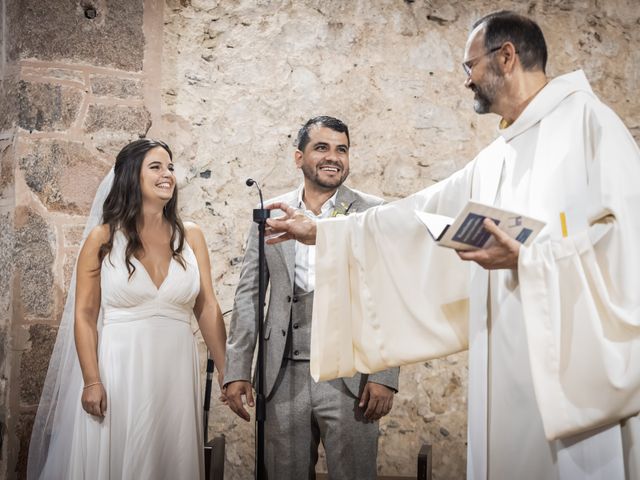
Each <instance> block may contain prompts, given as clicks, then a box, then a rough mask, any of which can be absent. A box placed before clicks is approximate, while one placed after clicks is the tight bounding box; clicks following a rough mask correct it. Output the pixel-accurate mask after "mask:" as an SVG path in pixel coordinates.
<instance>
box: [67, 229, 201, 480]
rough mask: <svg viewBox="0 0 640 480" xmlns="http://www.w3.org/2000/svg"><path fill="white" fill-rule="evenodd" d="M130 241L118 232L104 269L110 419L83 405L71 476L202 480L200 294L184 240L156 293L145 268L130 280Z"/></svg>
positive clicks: (102, 361) (102, 346) (103, 339)
mask: <svg viewBox="0 0 640 480" xmlns="http://www.w3.org/2000/svg"><path fill="white" fill-rule="evenodd" d="M125 248H126V240H125V237H124V235H123V234H122V233H121V232H117V233H116V235H115V236H114V242H113V249H112V251H111V255H110V256H108V257H107V258H105V259H104V261H103V262H102V269H101V274H100V278H101V291H102V309H103V314H104V320H103V327H102V330H101V331H100V332H99V346H98V359H99V365H100V374H101V377H102V382H103V384H104V387H105V389H106V392H107V413H106V416H105V417H104V418H103V419H99V418H97V417H94V416H91V415H89V414H88V413H86V412H85V411H84V410H83V409H82V407H81V406H80V402H78V413H77V415H79V418H78V421H77V422H76V431H75V434H74V438H73V446H72V453H71V458H70V461H71V469H70V471H71V474H72V475H71V478H74V479H80V478H81V479H87V480H89V479H90V480H106V479H131V480H134V479H135V480H144V479H152V480H162V479H167V480H169V479H171V480H189V479H202V478H204V472H203V469H204V462H203V450H202V447H203V445H202V443H203V440H202V420H201V419H202V414H201V410H200V409H201V400H200V388H199V374H198V368H199V367H198V356H197V349H196V345H195V341H194V336H193V333H192V330H191V325H190V317H191V313H192V309H193V306H194V303H195V300H196V296H197V295H198V291H199V288H200V279H199V272H198V264H197V262H196V258H195V255H194V253H193V251H192V250H191V248H190V247H189V245H188V244H187V243H186V242H185V246H184V249H183V252H182V256H183V258H184V260H185V263H186V268H183V267H182V266H181V265H180V264H179V263H178V262H177V261H176V260H175V259H172V260H171V263H170V265H169V271H168V273H167V277H166V278H165V280H164V281H163V283H162V284H161V285H160V287H159V288H158V287H156V286H155V285H154V283H153V281H152V280H151V277H150V276H149V275H148V273H147V271H146V270H145V268H144V266H143V265H142V263H140V262H139V261H138V260H136V259H135V258H133V259H132V263H133V264H134V265H135V267H136V270H135V272H134V273H133V275H132V276H131V278H129V272H128V271H127V268H126V265H125Z"/></svg>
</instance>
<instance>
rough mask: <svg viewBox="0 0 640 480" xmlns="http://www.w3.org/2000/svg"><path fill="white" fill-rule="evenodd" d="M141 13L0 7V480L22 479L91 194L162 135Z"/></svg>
mask: <svg viewBox="0 0 640 480" xmlns="http://www.w3.org/2000/svg"><path fill="white" fill-rule="evenodd" d="M148 3H149V5H150V6H147V5H145V3H144V1H143V0H136V1H132V0H95V1H89V0H87V1H84V0H83V1H78V2H68V1H52V2H42V1H40V0H2V2H1V5H2V13H3V16H2V22H0V25H1V26H2V32H3V35H2V61H3V63H2V65H3V69H2V84H1V86H2V91H1V93H2V96H1V97H0V98H1V100H0V101H1V104H0V105H1V107H2V116H1V117H0V195H1V196H0V219H1V222H2V228H1V229H0V260H1V261H2V268H1V269H0V365H1V368H0V372H2V381H1V383H0V388H1V390H0V395H1V398H2V407H0V422H2V434H3V441H2V452H1V459H2V461H1V463H0V468H1V470H0V478H4V477H5V475H6V477H7V478H23V477H24V474H25V467H26V457H27V452H28V444H29V437H30V433H31V425H32V422H33V418H34V414H35V410H36V407H37V404H38V400H39V398H40V391H41V389H42V384H43V381H44V377H45V375H46V371H47V366H48V361H49V356H50V355H51V351H52V349H53V344H54V342H55V336H56V332H57V325H58V323H59V318H60V314H61V312H62V307H63V303H64V298H65V295H66V290H67V288H68V283H69V280H70V277H71V272H72V270H73V266H74V262H75V258H76V255H77V253H78V248H79V245H80V240H81V234H82V229H83V225H84V221H85V218H86V215H87V214H88V212H89V208H90V206H91V201H92V199H93V195H94V193H95V189H96V187H97V185H98V183H99V182H100V180H101V179H102V177H103V176H104V175H105V173H106V172H107V171H108V169H109V168H110V166H111V165H112V164H113V160H114V155H115V153H116V152H117V151H118V150H119V149H120V148H121V147H122V145H123V144H125V143H127V142H129V141H130V140H133V139H135V138H138V137H139V136H143V135H146V134H153V130H151V126H152V124H154V123H155V124H156V125H158V124H159V120H160V119H159V116H158V113H159V108H160V101H159V100H160V96H159V67H160V65H159V57H160V42H159V39H160V38H161V36H162V9H161V8H160V9H159V8H158V6H157V5H156V3H157V2H148ZM145 28H146V29H149V30H150V31H149V32H146V31H145ZM149 40H152V41H151V42H150V41H149ZM153 40H155V41H153ZM156 128H157V127H156Z"/></svg>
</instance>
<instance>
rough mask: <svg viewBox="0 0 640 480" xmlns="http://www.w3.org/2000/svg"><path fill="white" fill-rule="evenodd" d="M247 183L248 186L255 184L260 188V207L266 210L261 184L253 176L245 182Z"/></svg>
mask: <svg viewBox="0 0 640 480" xmlns="http://www.w3.org/2000/svg"><path fill="white" fill-rule="evenodd" d="M244 183H246V184H247V187H253V186H254V185H255V186H256V188H257V189H258V194H259V195H260V208H261V209H263V210H264V202H263V201H262V190H261V189H260V185H258V182H256V181H255V180H254V179H253V178H247V181H246V182H244Z"/></svg>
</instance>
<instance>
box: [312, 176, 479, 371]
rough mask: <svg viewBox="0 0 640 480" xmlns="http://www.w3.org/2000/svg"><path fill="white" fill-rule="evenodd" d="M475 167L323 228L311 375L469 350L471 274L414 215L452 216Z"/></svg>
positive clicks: (376, 367) (320, 227) (465, 196)
mask: <svg viewBox="0 0 640 480" xmlns="http://www.w3.org/2000/svg"><path fill="white" fill-rule="evenodd" d="M472 173H473V165H469V166H468V167H467V168H465V169H463V170H461V171H459V172H458V173H456V174H454V175H453V176H452V177H450V178H448V179H447V180H444V181H442V182H440V183H438V184H436V185H434V186H432V187H430V188H427V189H425V190H423V191H422V192H418V193H416V194H414V195H412V196H410V197H407V198H405V199H403V200H399V201H396V202H392V203H389V204H386V205H383V206H379V207H375V208H371V209H369V210H367V211H365V212H363V213H360V214H356V215H351V216H348V217H338V218H334V219H327V220H323V221H320V222H319V223H318V236H317V243H316V244H317V250H316V290H315V296H314V306H313V321H312V333H311V374H312V376H313V378H314V379H315V380H316V381H318V380H327V379H331V378H336V377H344V376H351V375H353V374H354V373H355V372H356V371H359V372H363V373H371V372H376V371H380V370H383V369H386V368H389V367H395V366H400V365H406V364H409V363H416V362H420V361H425V360H428V359H431V358H436V357H441V356H444V355H448V354H451V353H455V352H458V351H461V350H464V349H466V348H467V345H468V283H469V271H468V268H469V266H468V265H467V264H466V263H465V262H462V261H461V260H460V259H459V258H458V256H457V255H456V254H455V252H454V251H452V250H450V249H446V248H442V247H439V246H437V245H436V244H435V242H434V241H433V239H432V238H431V237H430V236H429V234H428V232H427V230H426V228H425V227H424V225H423V224H421V223H420V222H419V221H418V220H417V219H416V216H415V210H423V211H430V212H435V213H441V214H445V215H449V216H455V215H456V214H457V213H458V211H459V210H460V209H461V208H462V206H463V205H464V204H465V203H466V201H467V199H468V198H469V191H470V185H471V176H472Z"/></svg>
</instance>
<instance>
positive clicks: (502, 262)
mask: <svg viewBox="0 0 640 480" xmlns="http://www.w3.org/2000/svg"><path fill="white" fill-rule="evenodd" d="M483 226H484V228H485V230H487V231H488V232H489V233H490V234H491V235H493V238H494V240H495V242H492V243H491V245H489V246H488V247H486V248H481V249H480V250H473V251H460V250H459V251H458V256H459V257H460V258H461V259H462V260H469V261H472V262H476V263H477V264H478V265H480V266H481V267H483V268H486V269H487V270H499V269H501V268H508V269H517V268H518V255H519V254H520V246H521V245H520V242H518V241H517V240H514V239H513V238H511V237H510V236H509V235H507V234H506V233H505V232H503V231H502V230H500V229H499V228H498V226H497V225H496V224H495V223H494V222H493V221H492V220H491V219H490V218H485V219H484V223H483Z"/></svg>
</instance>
